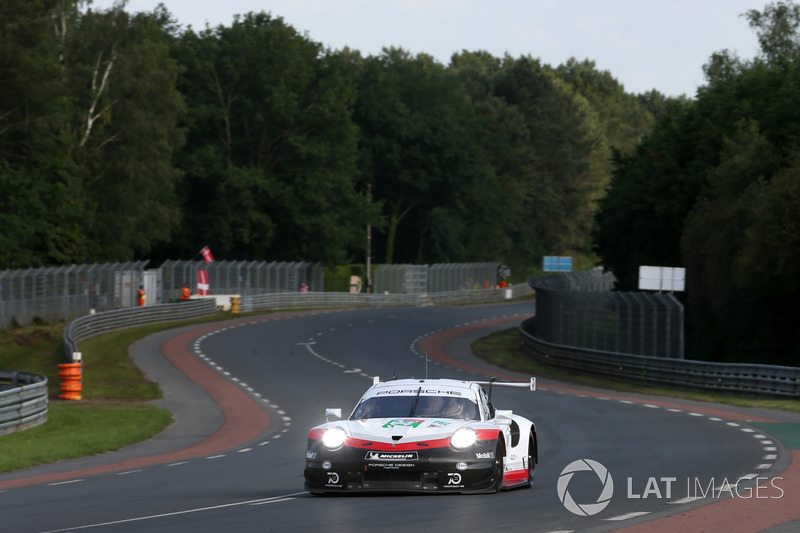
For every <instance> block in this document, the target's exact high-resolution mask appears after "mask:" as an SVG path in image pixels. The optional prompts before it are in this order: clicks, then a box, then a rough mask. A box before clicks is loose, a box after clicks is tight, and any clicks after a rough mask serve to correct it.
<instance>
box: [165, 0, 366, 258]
mask: <svg viewBox="0 0 800 533" xmlns="http://www.w3.org/2000/svg"><path fill="white" fill-rule="evenodd" d="M175 53H176V56H177V57H178V58H179V59H180V61H181V63H182V64H183V65H184V66H185V67H186V71H185V73H184V75H183V76H182V78H181V88H182V90H183V92H184V94H185V96H186V99H187V102H188V104H189V107H190V113H189V116H188V117H187V138H188V144H187V146H186V149H185V150H184V151H183V152H182V153H181V154H180V157H179V158H178V164H179V166H180V168H181V169H182V170H184V171H185V173H186V181H185V187H184V189H183V195H184V198H185V204H184V211H185V213H186V222H185V224H184V227H183V230H182V231H181V234H180V238H179V240H180V244H179V245H178V246H177V247H176V250H177V251H178V252H183V253H184V254H185V253H194V252H193V251H192V250H195V249H196V248H197V247H198V246H199V243H208V244H210V245H212V246H213V247H214V248H215V250H219V251H220V253H221V254H222V255H223V256H224V255H229V256H233V257H242V258H244V257H247V258H253V259H267V258H269V257H280V258H282V259H285V260H286V259H303V260H321V261H328V262H342V261H346V260H347V257H348V254H349V253H351V250H354V249H355V250H358V249H363V246H364V245H363V234H364V227H365V225H366V221H367V220H368V219H369V213H370V209H371V208H370V206H369V205H368V204H367V200H366V197H365V195H363V194H362V193H361V192H360V191H358V190H357V189H356V186H355V179H356V177H357V170H356V165H355V161H356V159H355V158H356V135H357V130H356V128H355V126H354V125H353V123H352V121H351V119H350V113H351V106H352V102H353V98H354V92H353V88H352V85H351V84H350V83H349V82H348V80H347V79H346V78H345V77H344V73H345V72H346V71H347V68H348V67H347V65H346V62H345V61H343V60H342V59H341V58H339V57H337V56H335V55H333V54H327V53H323V50H322V47H321V45H320V44H318V43H315V42H313V41H310V40H309V39H307V38H306V37H304V36H301V35H299V34H298V33H297V32H296V31H295V30H294V29H293V28H292V27H291V26H288V25H286V24H285V23H284V22H283V20H282V19H281V18H273V17H271V16H270V15H268V14H265V13H258V14H253V13H250V14H248V15H246V16H244V17H237V18H236V19H235V20H234V22H233V24H232V26H231V27H224V26H219V27H217V28H214V29H208V30H206V31H203V32H201V33H200V34H195V33H194V32H192V31H187V32H185V33H184V34H183V35H181V37H180V38H179V39H178V41H177V43H176V50H175ZM197 207H202V209H198V208H197Z"/></svg>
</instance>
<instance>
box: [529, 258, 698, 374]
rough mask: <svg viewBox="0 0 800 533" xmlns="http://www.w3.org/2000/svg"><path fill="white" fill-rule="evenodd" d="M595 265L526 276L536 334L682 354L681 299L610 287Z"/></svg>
mask: <svg viewBox="0 0 800 533" xmlns="http://www.w3.org/2000/svg"><path fill="white" fill-rule="evenodd" d="M614 281H615V280H614V277H613V276H612V275H611V274H608V273H603V272H602V271H600V270H599V269H596V270H589V271H583V272H580V273H577V272H576V273H570V274H552V275H550V276H543V277H541V278H535V279H532V280H530V282H529V283H530V285H531V287H533V289H535V290H536V319H535V322H536V337H537V338H539V339H540V340H542V341H545V342H548V343H551V344H557V345H563V346H572V347H577V348H583V349H587V350H599V351H607V352H615V353H627V354H637V355H645V356H655V357H668V358H676V359H683V358H684V351H683V350H684V327H683V304H681V302H680V301H678V299H677V298H675V296H674V295H672V294H655V293H635V292H616V291H611V290H610V289H611V288H612V287H613V283H614Z"/></svg>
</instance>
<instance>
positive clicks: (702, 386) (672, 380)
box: [519, 317, 800, 398]
mask: <svg viewBox="0 0 800 533" xmlns="http://www.w3.org/2000/svg"><path fill="white" fill-rule="evenodd" d="M535 323H536V319H535V317H534V318H531V319H528V320H526V321H525V322H523V323H522V324H521V325H520V328H519V331H520V336H521V342H522V351H523V353H525V354H527V355H528V356H530V357H533V358H534V359H536V360H537V361H540V362H543V363H547V364H550V365H554V366H560V367H565V368H571V369H577V370H583V371H587V372H592V373H595V374H604V375H608V376H613V377H615V378H621V379H624V380H626V381H631V382H635V383H639V384H641V385H658V384H667V385H672V386H678V387H688V388H692V389H697V390H714V391H725V392H730V393H735V394H739V395H751V396H771V397H782V398H800V368H797V367H787V366H772V365H757V364H735V363H713V362H706V361H691V360H687V359H671V358H665V357H648V356H643V355H630V354H622V353H615V352H602V351H598V350H585V349H581V348H574V347H570V346H563V345H557V344H551V343H548V342H545V341H542V340H540V339H538V338H536V337H535V336H534V333H535Z"/></svg>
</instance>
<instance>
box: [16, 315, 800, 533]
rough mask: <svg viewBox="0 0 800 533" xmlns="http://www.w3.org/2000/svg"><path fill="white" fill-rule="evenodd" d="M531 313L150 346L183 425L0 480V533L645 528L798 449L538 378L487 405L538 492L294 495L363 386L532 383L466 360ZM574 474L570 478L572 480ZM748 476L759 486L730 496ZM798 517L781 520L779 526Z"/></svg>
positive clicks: (292, 321)
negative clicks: (314, 454)
mask: <svg viewBox="0 0 800 533" xmlns="http://www.w3.org/2000/svg"><path fill="white" fill-rule="evenodd" d="M533 305H534V304H533V303H532V302H523V303H513V304H501V305H486V306H465V307H414V308H386V309H354V310H337V311H311V312H299V313H285V314H280V315H270V316H264V317H261V318H251V319H243V320H239V321H236V322H233V323H225V324H217V325H213V326H209V325H206V326H197V327H193V328H184V329H183V330H179V331H172V332H169V333H162V334H158V335H155V336H153V337H151V338H148V339H146V340H144V341H142V342H140V343H138V344H137V345H136V346H135V347H134V348H133V350H132V352H133V355H134V357H135V358H136V360H137V362H138V363H139V364H140V366H141V367H142V368H143V369H144V370H145V371H146V372H147V373H148V374H149V375H150V376H151V377H152V378H153V379H155V380H157V381H159V382H160V383H161V384H162V387H163V388H164V390H165V400H164V401H163V402H162V403H163V405H164V406H166V407H168V408H170V409H171V410H173V411H174V412H175V414H176V420H177V423H176V424H174V425H173V427H171V428H170V429H169V430H168V431H167V432H166V433H165V434H163V435H160V436H159V437H156V438H155V439H153V440H152V441H150V442H148V443H142V444H139V445H136V446H132V447H130V448H128V449H125V450H121V451H119V452H114V453H112V454H105V455H103V456H99V457H91V458H85V459H80V460H75V461H65V462H63V463H60V464H57V465H47V466H44V467H37V468H33V469H29V470H26V471H22V472H14V473H9V474H4V475H0V505H2V509H3V511H4V512H3V521H2V523H3V526H2V528H0V530H2V531H14V532H19V533H28V532H39V533H41V532H55V531H63V532H67V531H72V532H82V531H98V532H114V533H127V532H134V531H136V532H140V531H147V532H163V533H168V532H169V533H172V532H175V531H192V532H215V533H216V532H219V531H229V532H265V531H309V532H310V531H325V532H326V533H333V532H353V531H381V532H394V531H397V532H406V531H408V530H409V529H410V528H411V527H424V529H425V530H426V531H447V532H449V531H459V532H469V531H497V530H508V531H543V532H548V531H612V530H616V529H619V528H626V527H631V526H636V525H639V524H644V525H645V526H647V527H651V528H655V527H656V526H657V524H658V523H659V521H658V519H660V518H662V517H665V516H668V515H675V514H685V513H688V512H691V511H693V510H698V509H704V508H709V507H713V506H710V505H708V504H709V503H712V504H714V503H721V502H723V500H731V499H732V498H731V496H733V497H734V499H736V498H738V499H740V500H744V499H745V495H746V494H747V492H746V490H747V489H748V487H749V488H750V489H751V490H753V489H752V488H753V487H754V486H755V483H756V482H757V481H760V480H762V478H763V480H768V479H769V478H770V477H772V476H775V475H776V474H777V475H780V473H781V472H784V471H785V470H786V468H787V467H789V463H790V461H791V460H792V457H793V453H792V452H791V450H789V449H787V448H786V447H785V446H784V445H783V444H781V443H780V442H779V441H777V440H776V439H774V438H772V437H771V436H770V435H769V434H768V433H767V432H765V431H764V430H762V429H761V428H759V427H758V425H755V426H753V425H751V423H750V422H751V421H752V422H753V423H756V424H757V423H758V422H759V421H760V422H762V423H764V422H767V423H769V422H778V421H780V422H794V423H797V422H800V419H798V417H797V416H793V415H787V414H779V413H765V412H754V411H743V410H733V409H730V408H722V407H719V406H710V405H704V404H692V403H690V402H677V401H671V400H664V399H659V398H647V397H641V396H633V395H624V394H621V393H612V392H604V391H598V390H589V389H582V388H578V387H571V386H564V385H560V384H556V383H548V382H546V381H542V380H540V383H539V385H540V390H539V391H537V392H534V393H531V392H524V391H520V390H509V389H495V391H494V403H495V405H496V406H497V407H498V408H500V409H513V410H514V411H515V412H519V413H520V414H522V415H523V416H526V417H528V418H530V419H532V420H533V421H534V422H535V424H536V426H537V430H538V436H539V443H540V450H539V464H538V466H537V471H536V479H535V482H534V487H533V488H532V489H522V490H516V491H508V492H503V493H501V494H490V495H475V496H456V495H447V496H445V495H442V496H438V495H434V496H416V495H414V496H389V495H378V496H366V497H365V496H358V497H351V496H342V497H313V496H310V495H308V494H306V493H304V492H303V476H302V472H303V462H304V451H305V445H306V437H307V432H308V429H309V428H310V427H312V426H314V425H316V424H319V423H321V422H322V421H324V410H325V408H327V407H341V408H342V409H343V411H344V412H346V413H347V412H349V411H350V409H352V407H353V405H354V403H355V402H356V400H357V399H358V398H359V397H360V396H361V394H362V392H363V391H364V390H365V389H366V388H367V387H368V386H369V385H370V384H371V382H372V376H380V377H381V378H382V379H390V378H391V377H392V376H397V377H403V378H405V377H418V378H423V377H425V375H426V373H427V375H428V376H429V377H451V378H457V379H486V378H487V377H489V376H497V377H499V378H502V379H518V380H525V379H526V378H527V376H523V375H514V374H510V373H509V372H507V371H504V370H501V369H496V368H491V367H489V366H488V365H486V364H485V363H483V362H482V361H479V360H477V359H476V358H474V357H473V356H472V355H471V354H470V353H469V345H470V342H471V341H472V340H473V339H475V338H478V337H480V336H483V335H486V334H487V333H488V332H490V331H493V330H496V329H506V328H511V327H514V326H516V325H517V324H519V322H521V321H522V320H523V319H524V318H526V317H527V316H530V315H531V314H532V313H533V312H534V309H533ZM426 354H427V358H426ZM187 376H188V377H187ZM90 394H91V391H87V395H90ZM776 417H777V418H776ZM762 427H763V426H762ZM795 453H796V452H795ZM587 459H588V460H591V461H589V462H586V461H584V460H587ZM576 461H578V463H575V462H576ZM596 464H599V465H602V467H604V469H607V473H608V474H609V475H610V479H611V481H612V482H613V491H611V492H607V494H613V496H612V497H611V499H610V500H608V501H607V503H606V502H598V498H600V496H601V492H602V489H603V488H604V486H605V485H604V481H605V483H608V482H609V478H608V477H605V478H604V479H600V477H598V472H596V471H595V470H591V469H589V470H586V469H584V470H574V469H575V465H596ZM568 465H573V470H574V473H573V474H572V475H570V474H569V472H568V471H565V469H567V467H568ZM795 466H796V465H795ZM600 473H602V472H600ZM742 476H747V477H748V478H752V479H746V480H745V481H742V482H741V483H738V484H737V480H739V479H740V478H741V477H742ZM559 479H561V483H559ZM796 481H797V480H794V482H795V483H796ZM726 482H727V483H728V488H727V489H726V488H725V483H726ZM791 483H792V481H791V480H788V481H786V482H785V483H784V481H777V482H775V481H773V486H772V488H771V489H770V490H771V492H763V495H767V496H768V497H766V498H764V501H765V502H767V503H776V504H777V503H780V502H779V500H781V499H782V498H793V499H794V500H793V501H794V502H797V501H798V497H800V493H798V492H797V490H800V489H797V488H795V486H794V485H792V484H791ZM762 484H763V483H762ZM767 485H769V482H767ZM775 485H777V486H775ZM559 487H560V488H561V489H562V490H561V491H559ZM565 489H566V490H565ZM779 491H780V492H782V493H783V495H782V498H779V497H778V495H779ZM562 499H564V500H565V502H566V504H565V503H564V502H562V501H561V500H562ZM752 500H755V498H752ZM601 504H604V505H601ZM765 505H766V503H765ZM568 508H572V511H570V510H569V509H568ZM755 509H756V510H757V509H758V508H755ZM574 511H577V512H583V513H584V514H586V515H587V516H581V515H579V514H576V513H575V512H574ZM796 518H797V517H794V518H792V517H791V516H789V515H787V517H784V518H782V519H781V522H775V524H779V523H786V522H788V521H790V520H794V519H796ZM793 524H794V525H798V522H794V523H793ZM417 525H419V526H417ZM772 525H774V524H772ZM791 525H792V524H790V525H787V526H785V527H787V528H788V527H791ZM645 526H643V527H645ZM760 529H764V528H763V527H761V528H760ZM648 530H653V531H655V530H657V529H648ZM757 530H758V529H754V530H753V531H757ZM776 531H780V529H776ZM786 531H790V529H786Z"/></svg>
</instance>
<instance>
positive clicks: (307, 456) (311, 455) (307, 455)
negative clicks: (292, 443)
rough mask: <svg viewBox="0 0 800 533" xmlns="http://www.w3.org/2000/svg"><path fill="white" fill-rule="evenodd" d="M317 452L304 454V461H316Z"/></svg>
mask: <svg viewBox="0 0 800 533" xmlns="http://www.w3.org/2000/svg"><path fill="white" fill-rule="evenodd" d="M316 458H317V452H306V459H316Z"/></svg>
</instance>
